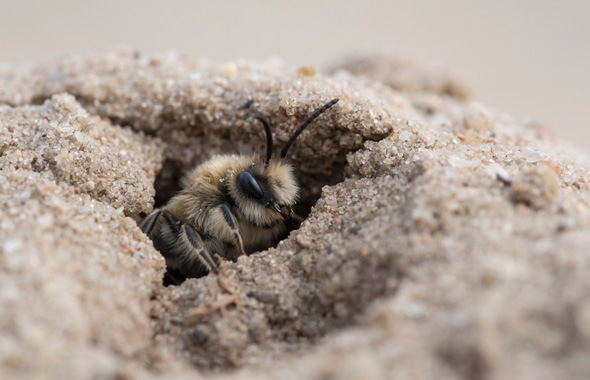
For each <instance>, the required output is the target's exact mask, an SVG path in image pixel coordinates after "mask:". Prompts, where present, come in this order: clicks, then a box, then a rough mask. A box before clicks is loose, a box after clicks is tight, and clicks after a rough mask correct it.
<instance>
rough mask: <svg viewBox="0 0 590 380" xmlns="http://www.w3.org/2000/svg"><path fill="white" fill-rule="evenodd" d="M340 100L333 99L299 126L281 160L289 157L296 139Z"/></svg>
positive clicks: (284, 149)
mask: <svg viewBox="0 0 590 380" xmlns="http://www.w3.org/2000/svg"><path fill="white" fill-rule="evenodd" d="M339 100H340V99H338V98H336V99H332V100H330V101H329V102H328V103H326V104H324V105H323V106H322V107H321V108H318V109H317V110H315V112H314V113H313V114H311V116H310V117H308V118H307V120H305V121H304V122H303V124H301V125H300V126H299V128H297V130H296V131H295V133H293V135H292V136H291V137H290V138H289V140H288V141H287V143H286V144H285V146H284V147H283V149H281V158H285V156H286V155H287V151H288V150H289V148H290V147H291V145H293V142H294V141H295V139H297V137H299V135H300V134H301V132H303V130H304V129H305V127H307V126H308V125H309V124H311V123H312V122H313V121H314V120H315V119H317V117H318V116H320V115H321V114H323V113H324V112H326V111H327V110H328V108H330V107H332V106H333V105H334V104H336V103H338V101H339Z"/></svg>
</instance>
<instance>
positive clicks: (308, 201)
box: [154, 160, 344, 285]
mask: <svg viewBox="0 0 590 380" xmlns="http://www.w3.org/2000/svg"><path fill="white" fill-rule="evenodd" d="M198 165H199V164H198V163H197V164H196V165H195V166H194V167H196V166H198ZM338 166H339V167H338V168H337V169H336V170H334V171H333V173H336V174H335V175H333V176H328V177H327V176H323V175H305V174H302V173H300V172H298V171H297V170H296V173H295V175H296V178H297V179H298V182H299V186H300V191H301V197H300V200H299V202H298V203H297V204H296V205H295V207H293V211H294V212H295V213H296V214H297V215H298V216H301V217H302V218H303V219H305V218H307V216H308V215H309V213H310V212H311V209H312V207H313V206H314V205H315V203H316V202H317V200H318V199H319V198H320V195H321V191H322V187H323V186H325V185H335V184H337V183H339V182H341V181H342V180H344V170H343V166H344V165H343V164H342V165H341V167H340V165H338ZM191 169H192V168H189V169H187V168H186V167H183V165H182V164H181V163H179V162H177V161H174V160H166V161H165V162H164V164H163V166H162V170H161V171H160V173H159V174H158V175H157V177H156V180H155V183H154V187H155V189H156V196H155V201H154V208H160V207H163V206H165V205H166V204H167V203H168V201H169V200H170V199H171V198H172V197H173V196H174V195H176V194H177V193H178V192H179V191H181V190H182V188H181V186H180V181H181V179H182V177H183V176H184V175H185V173H186V172H187V171H190V170H191ZM299 226H300V223H299V222H297V221H296V220H295V219H290V220H288V221H287V234H286V235H285V237H284V238H286V237H287V236H288V235H289V234H290V233H291V232H292V231H294V230H297V229H298V228H299ZM166 278H167V276H165V277H164V285H170V283H167V281H166Z"/></svg>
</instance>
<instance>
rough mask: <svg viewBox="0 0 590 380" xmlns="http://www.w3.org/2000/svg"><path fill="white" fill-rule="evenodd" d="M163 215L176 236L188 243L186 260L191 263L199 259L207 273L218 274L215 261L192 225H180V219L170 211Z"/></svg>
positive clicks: (186, 245) (185, 254) (185, 245)
mask: <svg viewBox="0 0 590 380" xmlns="http://www.w3.org/2000/svg"><path fill="white" fill-rule="evenodd" d="M162 213H163V215H164V218H165V219H164V220H165V221H166V222H167V224H168V225H169V226H170V228H171V229H172V231H174V234H175V235H176V236H178V238H179V239H181V240H184V241H185V242H187V243H188V244H183V246H184V247H186V248H185V249H184V251H185V253H184V256H185V257H186V259H187V260H189V261H193V260H194V259H197V260H198V262H199V263H200V264H201V266H202V267H205V268H207V271H213V272H215V273H217V264H215V261H213V258H212V257H211V255H210V254H209V252H207V249H206V248H205V247H204V246H203V240H202V239H201V235H199V232H198V231H197V230H196V229H195V228H194V227H193V226H191V225H190V224H180V222H179V221H178V219H176V218H175V217H174V215H172V214H171V213H169V212H168V211H163V212H162ZM187 248H188V252H187ZM205 273H206V272H205Z"/></svg>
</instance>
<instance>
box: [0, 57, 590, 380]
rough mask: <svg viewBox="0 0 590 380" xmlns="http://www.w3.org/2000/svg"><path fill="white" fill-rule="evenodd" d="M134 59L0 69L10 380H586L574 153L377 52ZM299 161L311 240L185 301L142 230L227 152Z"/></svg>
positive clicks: (587, 317)
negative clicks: (205, 163) (301, 126)
mask: <svg viewBox="0 0 590 380" xmlns="http://www.w3.org/2000/svg"><path fill="white" fill-rule="evenodd" d="M317 71H318V72H317V73H316V69H315V68H300V67H292V66H289V65H287V64H284V63H282V62H280V61H276V60H269V61H263V62H254V61H243V60H239V61H235V62H230V63H225V64H212V63H208V62H207V61H190V60H187V59H185V58H183V57H182V56H178V55H176V54H168V53H167V54H154V55H149V56H146V55H144V54H142V53H141V52H134V51H130V50H126V49H119V50H111V51H106V52H99V53H92V54H85V55H74V56H70V57H67V58H64V59H60V60H54V61H44V62H36V63H29V64H26V65H14V66H11V65H5V66H2V67H1V68H0V103H1V104H3V105H1V106H0V169H1V171H0V205H1V207H0V310H2V313H1V314H0V377H2V378H65V377H70V378H80V379H86V378H88V379H90V378H93V379H94V378H117V379H134V378H178V379H184V378H191V379H195V378H224V379H225V378H227V379H243V378H259V379H266V378H268V379H271V378H281V379H291V378H292V379H296V378H309V379H332V378H338V379H356V378H364V379H381V378H383V379H391V378H400V379H401V378H433V379H434V378H436V379H482V380H483V379H504V378H513V379H529V378H538V379H556V378H570V379H576V378H579V379H583V378H588V376H590V364H589V362H588V361H587V360H586V358H587V357H588V354H589V353H590V352H589V351H590V350H589V349H590V299H589V298H588V294H590V292H589V291H590V279H589V278H588V276H587V272H588V269H589V267H590V256H589V254H588V248H587V247H588V245H589V244H590V234H589V233H588V232H589V228H590V211H589V209H588V206H589V203H590V197H589V188H590V186H589V184H588V182H589V180H590V176H589V174H588V171H587V169H586V168H587V167H588V166H587V162H588V161H587V158H586V156H583V155H581V154H579V153H577V152H576V151H575V150H573V149H571V148H569V147H567V146H563V145H560V144H559V143H558V142H557V141H556V140H555V138H554V137H553V136H552V135H551V133H550V132H549V131H548V130H546V129H545V128H543V127H542V126H539V125H536V124H524V123H522V122H520V121H518V120H515V119H514V118H512V117H510V116H509V115H505V114H501V113H498V112H494V111H492V110H490V109H488V108H487V107H486V106H485V105H482V104H480V103H476V102H473V101H471V100H470V98H469V93H470V92H469V90H468V86H466V85H465V84H464V83H463V82H462V81H461V80H459V79H456V78H454V77H451V76H449V75H448V74H447V73H446V71H445V70H444V69H442V68H439V67H436V66H434V65H432V64H430V62H427V61H424V62H416V61H412V60H408V59H405V58H403V57H395V56H391V55H390V54H387V53H386V52H364V53H357V54H355V55H351V56H346V57H343V58H342V59H341V60H340V61H336V62H332V63H331V64H330V65H329V66H326V67H325V68H317ZM334 97H339V98H340V99H341V100H340V102H339V103H338V104H337V105H336V106H334V107H333V108H332V109H331V110H330V112H328V113H326V114H325V115H324V116H322V118H321V119H320V120H318V121H317V123H316V124H315V125H314V126H313V127H310V129H309V130H308V131H306V132H304V133H303V134H302V135H301V137H300V139H299V140H298V142H297V144H296V145H295V146H294V147H293V148H292V149H291V150H290V153H289V157H288V159H289V160H290V161H291V162H292V163H293V165H294V166H295V168H296V170H297V173H298V177H299V178H300V182H301V184H302V190H303V199H302V210H304V211H305V210H308V209H309V207H311V206H312V205H313V207H311V211H310V213H309V216H308V218H307V220H306V221H305V222H304V223H303V224H302V225H301V227H300V228H299V229H298V230H296V231H293V232H292V233H291V234H290V236H289V237H288V238H287V239H285V240H284V241H282V242H280V243H279V245H278V246H277V247H276V248H272V249H269V250H267V251H264V252H260V253H257V254H254V255H252V256H250V257H242V258H240V259H239V260H238V262H237V263H231V262H224V263H223V264H222V265H221V268H220V272H219V274H217V275H215V274H211V275H209V276H207V277H204V278H201V279H190V280H187V281H186V282H185V283H183V284H182V285H180V286H178V287H173V286H171V287H164V286H163V285H162V282H161V278H162V275H163V273H164V270H165V268H164V262H163V260H162V258H161V257H160V255H159V253H158V252H157V251H155V250H154V249H153V248H152V246H151V242H150V241H149V239H148V238H147V237H146V236H145V235H143V234H142V233H141V231H140V230H139V229H138V227H137V226H136V223H135V221H134V219H133V218H136V219H139V217H140V216H139V214H140V213H145V212H149V211H150V210H151V208H152V206H153V202H154V194H155V193H157V195H156V199H157V202H165V201H166V198H168V197H169V196H170V195H171V194H173V192H174V191H175V189H177V180H178V178H179V177H180V176H181V175H182V174H183V173H184V172H186V171H187V170H189V169H190V168H192V167H193V166H194V165H196V164H198V163H199V162H200V161H202V160H203V159H205V158H207V157H210V156H211V155H213V154H216V153H227V152H235V151H241V152H244V153H246V152H249V151H252V150H259V151H263V149H264V135H263V133H262V132H261V130H260V126H259V125H258V124H257V123H255V122H254V121H252V119H251V118H248V115H249V114H251V113H252V112H260V113H262V114H263V115H265V116H266V117H267V118H268V119H269V120H270V121H271V124H272V125H273V129H274V137H275V141H276V142H277V145H279V146H280V145H281V144H282V143H284V142H285V141H286V140H287V138H288V137H289V135H290V133H291V132H292V131H293V129H294V128H295V127H296V125H297V124H298V123H300V122H301V121H302V120H303V119H304V118H305V117H306V116H307V115H308V114H309V113H310V112H311V111H313V109H315V108H317V107H318V106H319V105H321V104H323V103H324V102H326V101H328V100H330V99H332V98H334Z"/></svg>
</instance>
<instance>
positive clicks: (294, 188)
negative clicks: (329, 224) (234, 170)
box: [236, 161, 299, 219]
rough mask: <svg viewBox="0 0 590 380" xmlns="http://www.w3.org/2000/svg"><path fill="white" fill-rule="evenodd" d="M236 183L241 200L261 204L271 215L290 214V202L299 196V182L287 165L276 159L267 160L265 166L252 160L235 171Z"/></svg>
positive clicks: (283, 215)
mask: <svg viewBox="0 0 590 380" xmlns="http://www.w3.org/2000/svg"><path fill="white" fill-rule="evenodd" d="M236 183H237V189H238V191H239V192H240V195H241V197H240V198H242V199H243V200H244V201H247V202H248V203H250V204H258V205H259V206H263V208H266V209H268V212H270V214H271V215H274V216H275V217H280V218H282V219H288V218H290V217H291V214H292V210H291V206H293V205H294V204H295V203H296V202H297V198H298V196H299V185H298V184H297V181H296V179H295V175H294V173H293V168H292V166H291V165H289V164H286V163H284V162H280V161H271V162H269V164H268V166H267V165H266V163H265V164H253V165H250V166H249V167H248V168H247V169H246V170H243V171H242V172H240V173H239V174H238V176H237V179H236ZM260 212H262V211H260ZM271 218H272V217H271ZM258 219H266V218H258Z"/></svg>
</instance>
